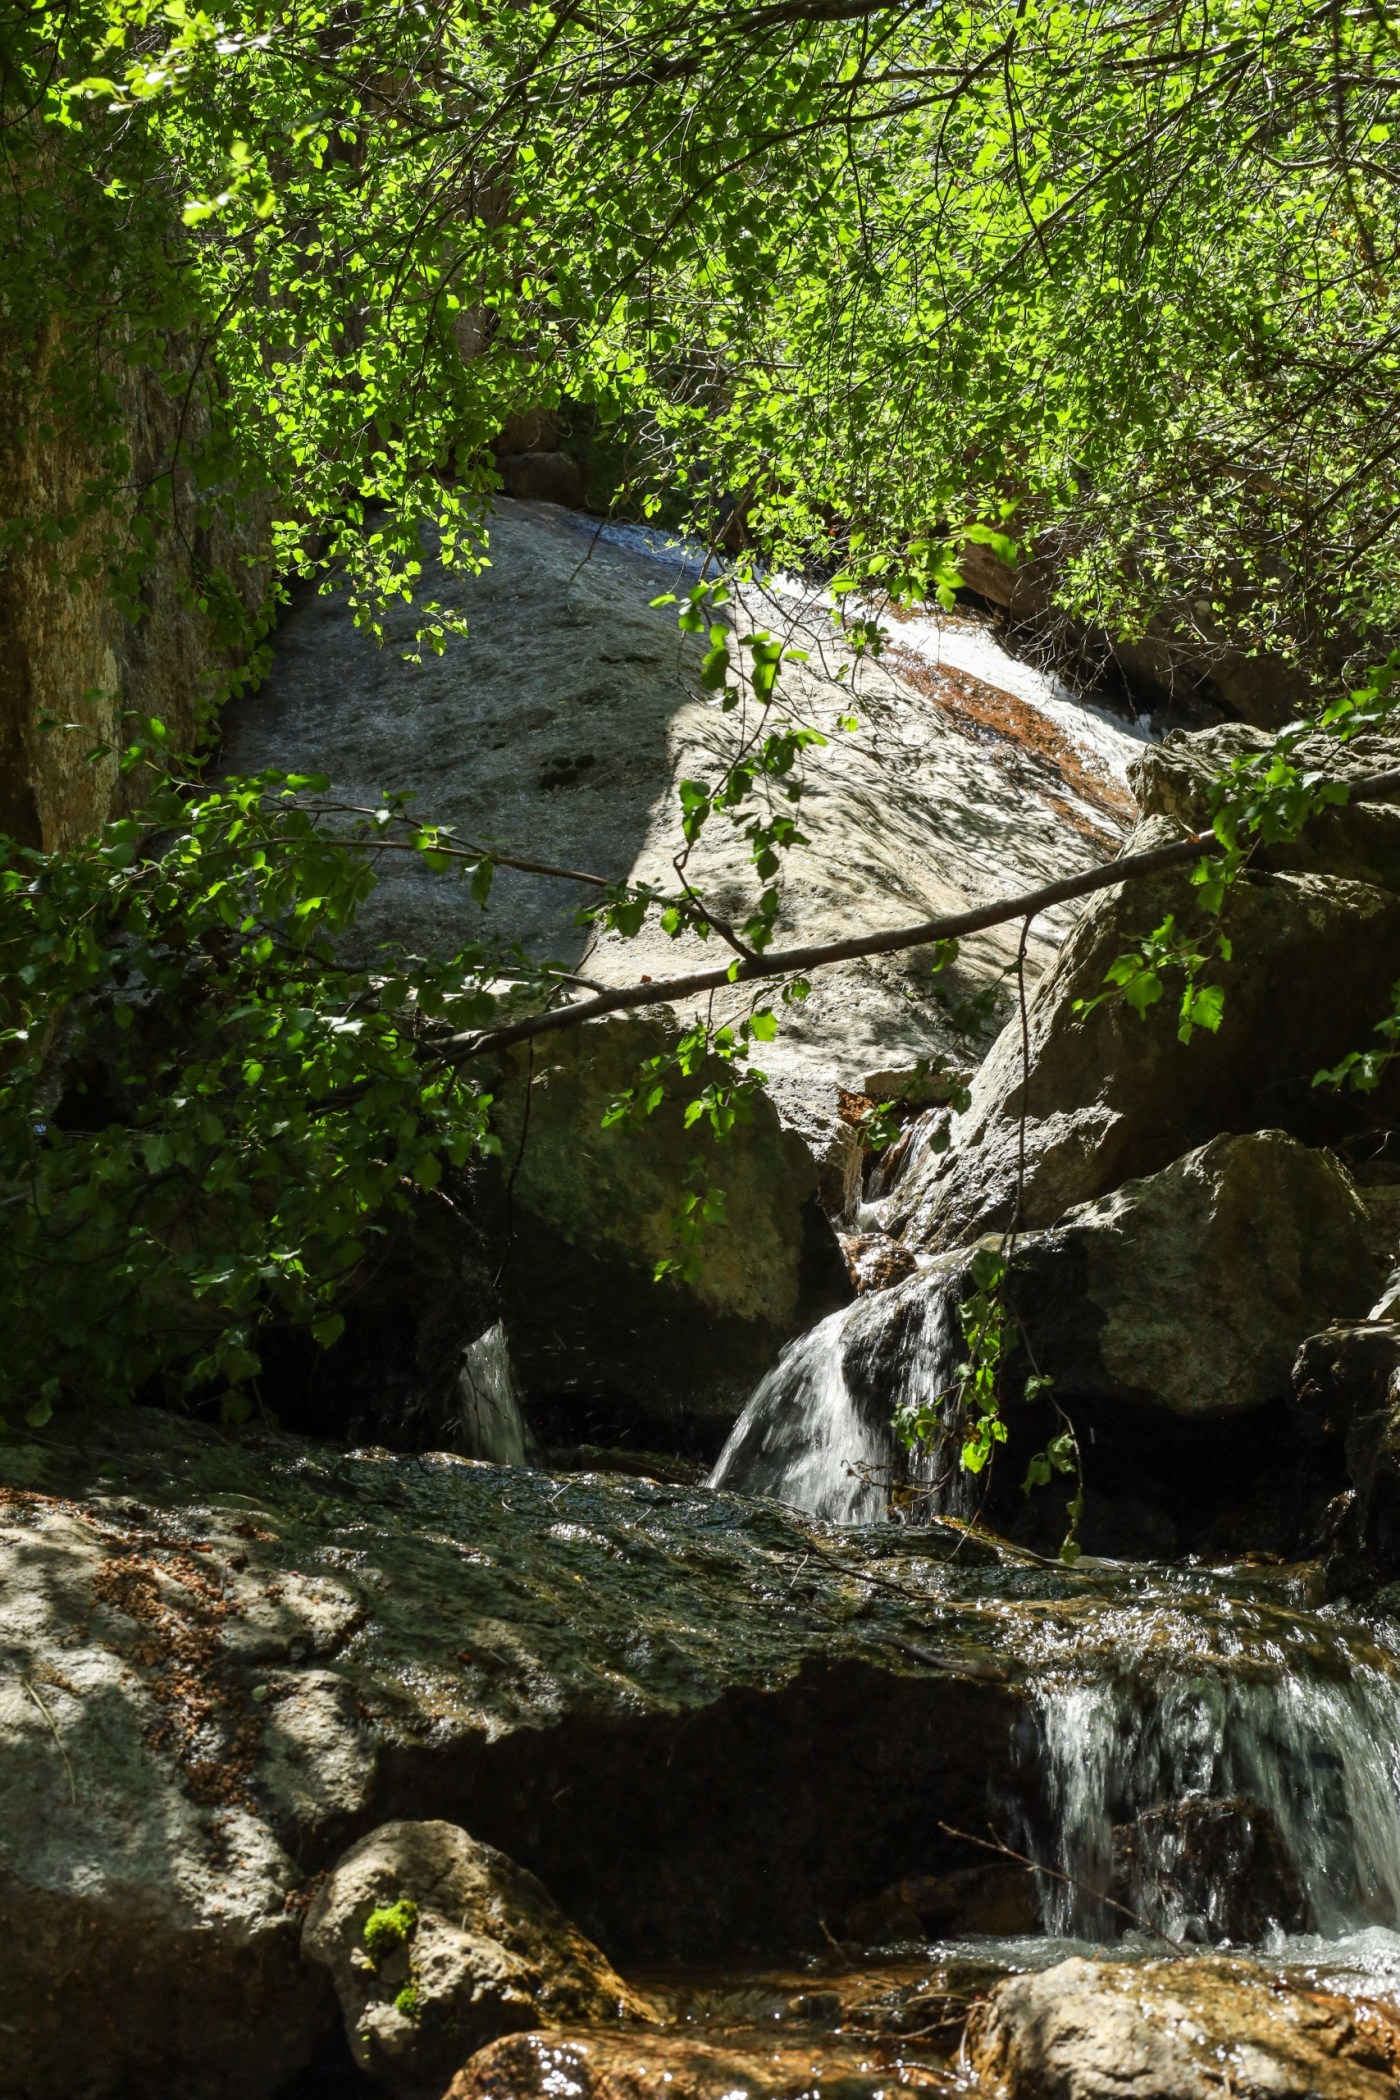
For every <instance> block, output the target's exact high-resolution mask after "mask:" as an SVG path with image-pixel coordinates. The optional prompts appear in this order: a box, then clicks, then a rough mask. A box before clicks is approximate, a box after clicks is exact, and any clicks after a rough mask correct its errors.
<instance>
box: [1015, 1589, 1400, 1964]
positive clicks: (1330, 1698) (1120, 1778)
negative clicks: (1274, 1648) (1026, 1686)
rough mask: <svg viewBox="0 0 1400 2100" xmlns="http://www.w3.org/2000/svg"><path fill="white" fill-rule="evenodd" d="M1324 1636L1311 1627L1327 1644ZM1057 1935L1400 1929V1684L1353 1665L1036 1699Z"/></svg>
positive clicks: (1241, 1668) (1149, 1678)
mask: <svg viewBox="0 0 1400 2100" xmlns="http://www.w3.org/2000/svg"><path fill="white" fill-rule="evenodd" d="M1316 1624H1317V1622H1316V1621H1315V1622H1314V1628H1316ZM1034 1733H1035V1743H1034V1747H1033V1750H1032V1758H1033V1761H1034V1763H1035V1764H1036V1765H1037V1766H1038V1768H1039V1785H1040V1789H1041V1794H1042V1808H1041V1811H1040V1814H1041V1819H1042V1822H1041V1833H1040V1840H1039V1842H1038V1843H1037V1842H1035V1838H1034V1835H1032V1850H1033V1851H1034V1852H1035V1855H1036V1857H1038V1858H1039V1859H1040V1860H1041V1861H1042V1862H1043V1863H1044V1864H1045V1865H1047V1866H1050V1867H1054V1868H1057V1869H1058V1870H1059V1872H1060V1873H1062V1874H1064V1875H1066V1876H1069V1877H1070V1878H1071V1880H1072V1882H1073V1883H1075V1884H1077V1886H1067V1885H1066V1884H1065V1883H1064V1882H1058V1881H1053V1880H1051V1879H1050V1878H1049V1877H1048V1876H1046V1875H1042V1876H1041V1877H1040V1879H1041V1906H1042V1920H1043V1923H1044V1926H1045V1929H1046V1931H1047V1932H1050V1933H1054V1934H1058V1935H1062V1936H1073V1937H1079V1938H1088V1939H1108V1940H1112V1939H1116V1938H1118V1937H1119V1936H1120V1935H1121V1934H1122V1932H1123V1931H1124V1929H1125V1925H1126V1924H1127V1921H1126V1920H1125V1919H1124V1918H1123V1917H1122V1916H1121V1914H1118V1913H1115V1912H1114V1911H1113V1909H1112V1908H1111V1907H1110V1904H1109V1903H1108V1902H1106V1901H1104V1900H1102V1899H1104V1898H1106V1897H1113V1898H1115V1899H1116V1900H1117V1901H1118V1902H1121V1903H1126V1904H1127V1905H1128V1906H1129V1907H1130V1908H1132V1909H1135V1910H1136V1911H1138V1912H1139V1914H1140V1915H1141V1916H1143V1917H1144V1918H1145V1919H1147V1920H1148V1921H1149V1922H1150V1923H1151V1924H1152V1925H1154V1926H1156V1927H1158V1928H1160V1929H1161V1930H1163V1931H1165V1932H1167V1933H1169V1934H1170V1935H1171V1936H1172V1937H1173V1938H1174V1939H1177V1940H1183V1941H1192V1940H1194V1941H1205V1942H1218V1941H1220V1940H1223V1939H1230V1940H1234V1941H1239V1940H1241V1939H1250V1940H1257V1939H1269V1938H1273V1939H1277V1938H1278V1936H1279V1935H1280V1934H1286V1933H1288V1932H1298V1931H1311V1932H1316V1933H1320V1934H1322V1935H1323V1936H1324V1937H1326V1938H1329V1939H1331V1938H1335V1937H1336V1936H1338V1935H1339V1934H1342V1933H1346V1932H1351V1931H1354V1930H1357V1929H1360V1928H1362V1927H1365V1926H1369V1925H1382V1926H1388V1927H1392V1928H1394V1927H1396V1926H1400V1675H1397V1672H1396V1670H1395V1668H1394V1667H1393V1665H1391V1664H1390V1663H1389V1659H1388V1658H1386V1657H1384V1656H1383V1655H1380V1654H1378V1652H1377V1651H1375V1650H1369V1651H1368V1652H1367V1653H1366V1654H1365V1655H1361V1654H1357V1653H1353V1652H1351V1651H1350V1650H1349V1648H1348V1646H1347V1644H1346V1643H1345V1642H1343V1641H1342V1640H1341V1639H1340V1638H1337V1639H1336V1641H1335V1643H1334V1645H1333V1646H1332V1648H1331V1651H1330V1653H1327V1654H1325V1655H1321V1656H1319V1655H1318V1654H1317V1653H1316V1652H1314V1653H1312V1654H1311V1655H1309V1656H1306V1657H1304V1656H1298V1655H1294V1656H1288V1657H1286V1658H1280V1657H1278V1656H1277V1655H1275V1656H1274V1657H1273V1658H1272V1659H1271V1660H1270V1659H1266V1658H1263V1657H1261V1656H1260V1655H1259V1654H1257V1653H1255V1654H1253V1655H1251V1654H1249V1653H1248V1652H1247V1651H1246V1652H1245V1653H1244V1654H1243V1655H1241V1656H1238V1657H1236V1658H1235V1659H1233V1660H1227V1659H1226V1658H1217V1659H1216V1660H1214V1661H1213V1662H1204V1661H1202V1660H1199V1659H1195V1658H1187V1659H1184V1660H1182V1661H1180V1662H1170V1661H1168V1662H1162V1663H1159V1664H1158V1665H1157V1666H1156V1667H1155V1668H1154V1667H1151V1666H1148V1667H1138V1668H1132V1667H1128V1668H1121V1667H1120V1668H1119V1669H1117V1670H1114V1669H1112V1668H1111V1667H1110V1668H1109V1669H1107V1670H1105V1671H1104V1673H1103V1674H1100V1675H1096V1676H1095V1677H1094V1678H1093V1679H1087V1680H1085V1681H1080V1682H1071V1683H1064V1682H1060V1683H1058V1684H1054V1685H1047V1686H1042V1687H1041V1688H1040V1689H1039V1690H1038V1692H1037V1693H1036V1694H1035V1730H1034Z"/></svg>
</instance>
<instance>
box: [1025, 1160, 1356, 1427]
mask: <svg viewBox="0 0 1400 2100" xmlns="http://www.w3.org/2000/svg"><path fill="white" fill-rule="evenodd" d="M1376 1280H1377V1279H1376V1271H1375V1267H1374V1265H1373V1263H1372V1260H1371V1255H1370V1252H1369V1249H1368V1246H1367V1239H1366V1224H1365V1215H1364V1213H1363V1211H1362V1208H1361V1204H1360V1201H1359V1199H1358V1197H1357V1194H1356V1191H1355V1189H1354V1188H1353V1187H1352V1185H1351V1182H1350V1180H1349V1178H1348V1176H1347V1175H1346V1173H1345V1171H1344V1170H1343V1169H1342V1168H1341V1167H1340V1166H1339V1165H1338V1163H1337V1161H1336V1160H1335V1158H1334V1157H1333V1156H1332V1154H1331V1153H1329V1152H1323V1151H1311V1150H1309V1149H1308V1147H1307V1146H1305V1145H1300V1144H1299V1143H1298V1142H1297V1141H1296V1140H1295V1139H1293V1138H1290V1137H1288V1136H1286V1135H1285V1134H1284V1132H1282V1131H1278V1130H1266V1131H1259V1132H1255V1133H1252V1134H1250V1135H1245V1136H1234V1137H1232V1136H1226V1137H1218V1138H1213V1139H1212V1140H1211V1142H1210V1143H1209V1144H1208V1145H1203V1146H1201V1147H1200V1148H1199V1150H1197V1151H1194V1152H1188V1153H1186V1154H1185V1155H1184V1156H1183V1157H1182V1158H1181V1159H1178V1160H1175V1161H1173V1163H1172V1165H1171V1166H1169V1167H1166V1168H1164V1169H1163V1170H1162V1171H1161V1172H1160V1173H1158V1174H1152V1175H1148V1176H1146V1177H1145V1178H1144V1179H1142V1180H1138V1181H1128V1182H1125V1183H1124V1184H1123V1185H1122V1187H1121V1188H1118V1189H1115V1190H1114V1192H1113V1193H1112V1195H1109V1196H1103V1197H1100V1198H1099V1199H1098V1201H1097V1202H1094V1203H1086V1204H1084V1205H1082V1206H1080V1207H1079V1208H1078V1209H1076V1210H1073V1211H1071V1212H1070V1213H1069V1214H1068V1216H1067V1217H1065V1218H1064V1219H1063V1220H1062V1221H1061V1223H1060V1224H1059V1225H1058V1226H1056V1227H1054V1228H1053V1229H1052V1230H1051V1231H1049V1232H1045V1233H1040V1234H1036V1235H1033V1236H1031V1237H1030V1238H1028V1239H1026V1240H1025V1241H1023V1242H1022V1244H1021V1246H1020V1247H1019V1248H1018V1249H1017V1252H1016V1257H1015V1262H1014V1266H1013V1275H1012V1285H1011V1294H1010V1295H1011V1301H1012V1303H1013V1304H1014V1306H1015V1307H1016V1310H1017V1311H1018V1313H1019V1314H1020V1316H1021V1318H1022V1319H1023V1320H1024V1321H1025V1323H1026V1326H1027V1330H1028V1332H1029V1334H1030V1336H1031V1340H1032V1344H1033V1348H1034V1354H1035V1358H1036V1361H1037V1363H1038V1364H1039V1365H1040V1366H1041V1368H1042V1369H1043V1370H1044V1371H1046V1372H1048V1373H1049V1374H1050V1375H1052V1376H1053V1377H1054V1378H1055V1380H1056V1383H1057V1385H1058V1386H1059V1388H1060V1389H1061V1391H1063V1392H1067V1393H1073V1394H1075V1395H1076V1396H1080V1397H1083V1398H1102V1399H1113V1400H1120V1401H1121V1400H1127V1401H1133V1402H1137V1403H1139V1404H1143V1405H1147V1406H1151V1407H1154V1408H1161V1409H1165V1410H1166V1411H1167V1412H1168V1413H1169V1414H1173V1415H1178V1416H1182V1417H1186V1418H1188V1419H1199V1418H1203V1417H1212V1418H1219V1417H1223V1416H1231V1415H1238V1414H1242V1413H1245V1412H1248V1411H1249V1410H1252V1409H1255V1408H1259V1407H1262V1406H1264V1405H1265V1404H1266V1403H1267V1402H1268V1401H1270V1400H1278V1399H1282V1398H1283V1397H1284V1395H1285V1394H1286V1393H1287V1392H1288V1390H1289V1380H1290V1373H1291V1368H1292V1364H1293V1359H1294V1355H1295V1353H1296V1351H1297V1349H1298V1346H1299V1343H1300V1342H1301V1341H1302V1340H1303V1338H1304V1337H1305V1336H1306V1335H1307V1334H1309V1333H1310V1332H1313V1331H1315V1330H1316V1329H1317V1328H1319V1327H1321V1326H1323V1325H1324V1323H1325V1322H1327V1321H1328V1320H1330V1319H1333V1318H1337V1319H1343V1320H1345V1319H1349V1318H1351V1319H1354V1318H1355V1317H1356V1316H1357V1315H1358V1314H1359V1313H1360V1312H1362V1311H1363V1310H1364V1309H1365V1307H1366V1306H1367V1305H1368V1304H1369V1303H1370V1301H1371V1298H1372V1296H1373V1295H1374V1291H1375V1286H1376Z"/></svg>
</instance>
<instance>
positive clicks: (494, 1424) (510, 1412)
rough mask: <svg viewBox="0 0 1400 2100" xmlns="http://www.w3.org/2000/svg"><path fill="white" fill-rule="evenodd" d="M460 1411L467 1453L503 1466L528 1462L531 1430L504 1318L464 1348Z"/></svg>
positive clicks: (459, 1391)
mask: <svg viewBox="0 0 1400 2100" xmlns="http://www.w3.org/2000/svg"><path fill="white" fill-rule="evenodd" d="M457 1411H458V1414H459V1415H460V1417H461V1422H462V1450H463V1453H464V1455H465V1456H466V1457H468V1458H484V1459H488V1460H489V1461H490V1462H491V1464H492V1465H497V1466H522V1465H524V1463H525V1460H526V1458H527V1456H528V1448H529V1443H530V1435H529V1431H528V1430H527V1428H526V1426H525V1416H524V1414H523V1412H522V1409H521V1395H520V1384H519V1381H518V1379H517V1378H516V1375H515V1365H514V1364H513V1363H512V1361H511V1354H510V1344H509V1342H508V1341H507V1339H506V1330H505V1327H504V1326H503V1324H502V1323H501V1321H499V1320H498V1321H497V1322H496V1324H495V1326H494V1327H488V1328H487V1330H486V1332H485V1334H482V1335H478V1337H477V1339H476V1340H475V1341H474V1342H473V1343H472V1344H471V1345H470V1347H469V1348H467V1349H464V1350H463V1352H462V1368H461V1370H460V1372H459V1373H458V1375H457Z"/></svg>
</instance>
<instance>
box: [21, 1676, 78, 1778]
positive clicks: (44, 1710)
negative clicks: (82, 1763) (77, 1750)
mask: <svg viewBox="0 0 1400 2100" xmlns="http://www.w3.org/2000/svg"><path fill="white" fill-rule="evenodd" d="M20 1684H21V1685H22V1687H23V1688H24V1690H25V1691H26V1692H28V1694H29V1696H30V1698H31V1699H32V1700H33V1701H34V1704H35V1705H36V1706H37V1707H38V1709H39V1711H40V1713H41V1714H42V1715H43V1717H44V1719H45V1720H46V1721H47V1722H48V1724H49V1728H50V1729H51V1731H52V1733H53V1739H54V1742H55V1743H56V1744H57V1745H58V1754H59V1756H60V1757H61V1758H62V1759H63V1768H64V1770H65V1771H66V1772H67V1774H68V1791H69V1793H70V1795H71V1796H72V1800H73V1806H74V1808H76V1807H77V1805H78V1783H77V1781H76V1780H75V1779H74V1777H73V1767H72V1765H71V1764H70V1763H69V1762H68V1752H67V1751H66V1750H65V1749H64V1747H63V1737H62V1736H61V1735H60V1734H59V1732H58V1723H57V1721H55V1719H54V1717H53V1715H52V1714H51V1713H50V1711H49V1709H48V1707H47V1706H46V1705H45V1703H44V1701H43V1700H42V1699H41V1698H40V1697H39V1694H38V1693H37V1692H36V1691H35V1689H34V1687H33V1685H32V1684H31V1683H30V1682H29V1679H28V1678H27V1677H21V1678H20Z"/></svg>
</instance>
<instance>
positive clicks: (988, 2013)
mask: <svg viewBox="0 0 1400 2100" xmlns="http://www.w3.org/2000/svg"><path fill="white" fill-rule="evenodd" d="M968 2054H969V2057H970V2060H971V2063H972V2065H973V2067H974V2068H975V2070H976V2071H977V2073H978V2075H979V2076H980V2078H981V2079H982V2080H983V2081H984V2083H985V2085H986V2088H987V2090H988V2091H989V2092H991V2093H996V2094H999V2095H1002V2096H1004V2100H1222V2096H1223V2095H1225V2094H1229V2095H1230V2100H1394V2095H1395V2092H1396V2067H1397V2064H1400V2027H1397V2026H1396V2025H1395V2024H1393V2023H1392V2021H1391V2020H1390V2019H1389V2018H1388V2016H1387V2015H1386V2014H1384V2013H1383V2012H1381V2011H1380V2010H1379V2009H1377V2008H1374V2007H1371V2006H1361V2005H1354V2004H1352V2003H1351V2002H1350V2001H1349V2000H1348V1999H1345V1998H1340V1997H1334V1996H1332V1995H1330V1994H1328V1993H1325V1992H1322V1991H1312V1990H1306V1989H1303V1988H1300V1987H1299V1986H1298V1985H1296V1984H1294V1983H1292V1982H1291V1981H1289V1979H1288V1978H1286V1977H1283V1976H1280V1975H1278V1974H1276V1973H1274V1972H1272V1971H1270V1970H1268V1969H1266V1968H1263V1967H1261V1966H1260V1965H1259V1964H1257V1963H1254V1962H1245V1961H1228V1960H1222V1959H1219V1958H1211V1957H1203V1958H1201V1959H1199V1960H1187V1961H1153V1962H1141V1963H1134V1962H1094V1961H1085V1960H1082V1959H1079V1958H1076V1959H1075V1960H1073V1961H1066V1962H1061V1963H1060V1964H1059V1965H1058V1966H1057V1967H1056V1968H1053V1969H1045V1970H1042V1971H1041V1973H1040V1974H1039V1975H1031V1976H1015V1977H1012V1978H1010V1979H1009V1980H1008V1981H1007V1982H1005V1983H1002V1984H999V1985H998V1986H997V1988H996V1990H995V1991H993V1993H992V1995H991V1997H990V1998H989V1999H988V2000H987V2002H986V2004H985V2005H984V2006H982V2007H980V2008H979V2009H978V2011H977V2012H975V2013H974V2015H973V2019H972V2022H971V2025H970V2027H969V2031H968Z"/></svg>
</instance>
